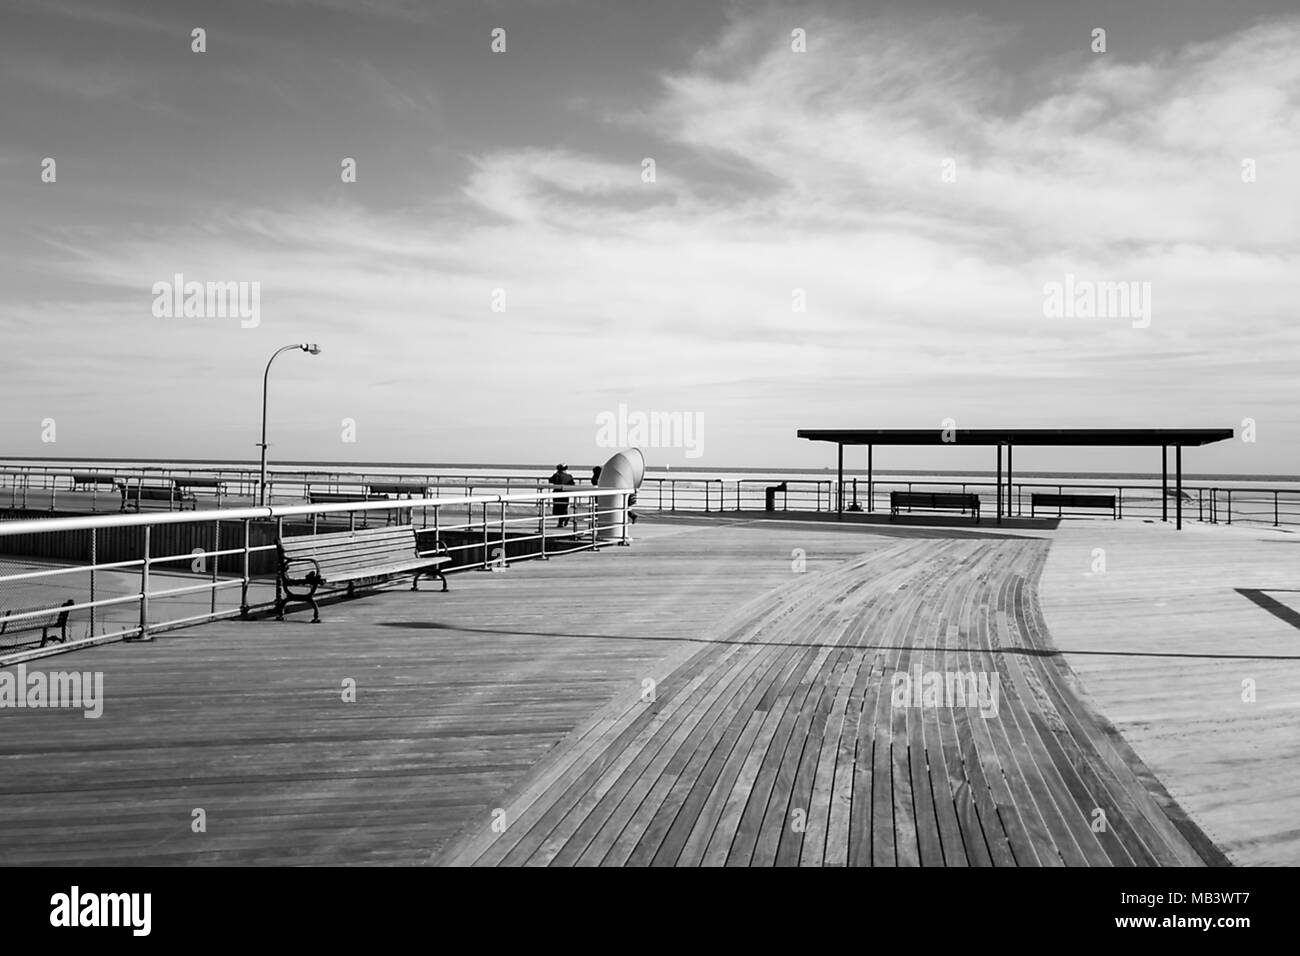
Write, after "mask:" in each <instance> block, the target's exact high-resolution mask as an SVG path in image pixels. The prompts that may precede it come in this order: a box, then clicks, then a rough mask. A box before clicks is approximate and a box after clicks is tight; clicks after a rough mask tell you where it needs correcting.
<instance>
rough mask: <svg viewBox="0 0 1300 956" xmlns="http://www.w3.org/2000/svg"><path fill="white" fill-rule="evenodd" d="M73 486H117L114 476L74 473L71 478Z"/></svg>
mask: <svg viewBox="0 0 1300 956" xmlns="http://www.w3.org/2000/svg"><path fill="white" fill-rule="evenodd" d="M72 483H73V484H74V485H115V484H117V476H116V475H92V474H82V473H80V472H78V473H74V474H73V476H72Z"/></svg>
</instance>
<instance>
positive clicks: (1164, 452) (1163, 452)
mask: <svg viewBox="0 0 1300 956" xmlns="http://www.w3.org/2000/svg"><path fill="white" fill-rule="evenodd" d="M1160 520H1161V521H1168V520H1169V446H1168V445H1161V446H1160Z"/></svg>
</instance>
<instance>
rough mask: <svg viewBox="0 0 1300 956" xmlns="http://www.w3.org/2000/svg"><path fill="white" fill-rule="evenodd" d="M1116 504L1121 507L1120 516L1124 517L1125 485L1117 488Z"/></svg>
mask: <svg viewBox="0 0 1300 956" xmlns="http://www.w3.org/2000/svg"><path fill="white" fill-rule="evenodd" d="M1115 505H1116V507H1118V508H1119V517H1121V518H1122V517H1124V486H1123V485H1120V486H1119V487H1118V488H1116V489H1115Z"/></svg>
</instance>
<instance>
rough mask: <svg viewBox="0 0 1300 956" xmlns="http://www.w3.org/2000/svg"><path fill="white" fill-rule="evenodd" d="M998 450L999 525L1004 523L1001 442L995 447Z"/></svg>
mask: <svg viewBox="0 0 1300 956" xmlns="http://www.w3.org/2000/svg"><path fill="white" fill-rule="evenodd" d="M994 447H995V448H997V450H998V480H997V515H998V524H1001V523H1002V444H1001V442H999V443H998V444H997V445H995V446H994Z"/></svg>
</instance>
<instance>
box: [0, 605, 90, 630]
mask: <svg viewBox="0 0 1300 956" xmlns="http://www.w3.org/2000/svg"><path fill="white" fill-rule="evenodd" d="M72 603H73V600H72V598H68V599H67V600H66V601H64V602H63V603H62V604H60V605H58V606H57V607H11V608H8V609H6V610H4V611H0V634H3V633H5V632H6V631H8V632H9V633H11V634H13V633H15V632H17V631H30V630H32V629H34V628H46V627H63V625H65V624H67V623H68V610H67V608H68V607H69V606H70V605H71V604H72ZM33 611H44V612H46V613H44V614H41V615H38V616H36V617H26V618H23V619H22V620H18V621H11V620H10V619H9V617H10V615H15V616H16V615H19V614H30V613H32V612H33Z"/></svg>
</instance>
